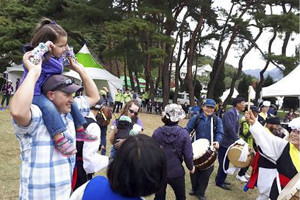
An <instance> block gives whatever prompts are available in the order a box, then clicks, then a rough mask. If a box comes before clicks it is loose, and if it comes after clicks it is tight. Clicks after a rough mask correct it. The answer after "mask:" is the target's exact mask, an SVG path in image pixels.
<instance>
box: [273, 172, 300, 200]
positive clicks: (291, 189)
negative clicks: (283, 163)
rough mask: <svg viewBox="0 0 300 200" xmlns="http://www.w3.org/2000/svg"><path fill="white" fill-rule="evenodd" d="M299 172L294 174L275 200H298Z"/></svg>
mask: <svg viewBox="0 0 300 200" xmlns="http://www.w3.org/2000/svg"><path fill="white" fill-rule="evenodd" d="M299 191H300V172H298V174H296V175H295V176H294V177H293V178H292V179H291V180H290V181H289V182H288V184H287V185H286V186H285V187H284V189H283V190H282V191H281V193H280V194H279V196H278V198H277V200H299V197H300V196H299Z"/></svg>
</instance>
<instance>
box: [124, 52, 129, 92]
mask: <svg viewBox="0 0 300 200" xmlns="http://www.w3.org/2000/svg"><path fill="white" fill-rule="evenodd" d="M126 68H127V62H126V58H125V59H124V81H125V90H128V84H127V78H128V77H127V72H126Z"/></svg>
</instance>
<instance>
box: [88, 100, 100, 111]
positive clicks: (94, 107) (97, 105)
mask: <svg viewBox="0 0 300 200" xmlns="http://www.w3.org/2000/svg"><path fill="white" fill-rule="evenodd" d="M101 107H102V101H101V99H99V101H97V103H96V104H95V105H93V106H92V107H91V109H92V110H100V108H101Z"/></svg>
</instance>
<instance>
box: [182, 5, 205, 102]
mask: <svg viewBox="0 0 300 200" xmlns="http://www.w3.org/2000/svg"><path fill="white" fill-rule="evenodd" d="M202 25H203V14H202V11H201V13H200V16H199V19H198V23H197V26H196V28H195V30H194V31H193V34H192V38H191V40H190V45H189V50H190V51H189V54H188V58H187V59H188V60H187V73H186V77H185V80H187V86H188V92H189V100H190V105H192V106H193V105H195V97H194V84H193V73H192V65H193V59H194V53H195V40H196V36H197V34H198V33H199V31H200V28H201V26H202ZM196 73H197V72H196Z"/></svg>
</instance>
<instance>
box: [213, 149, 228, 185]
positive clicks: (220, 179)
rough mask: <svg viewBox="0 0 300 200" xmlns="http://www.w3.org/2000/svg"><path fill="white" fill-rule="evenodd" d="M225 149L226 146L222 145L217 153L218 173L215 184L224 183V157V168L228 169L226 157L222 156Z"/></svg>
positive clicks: (225, 175)
mask: <svg viewBox="0 0 300 200" xmlns="http://www.w3.org/2000/svg"><path fill="white" fill-rule="evenodd" d="M227 149H228V148H225V147H222V146H220V148H219V154H218V161H219V168H218V174H217V176H216V179H215V181H216V184H217V185H222V184H224V182H225V180H226V177H227V174H226V173H225V172H224V170H223V160H224V159H226V160H225V169H228V166H229V160H228V158H224V157H225V153H226V151H227Z"/></svg>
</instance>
